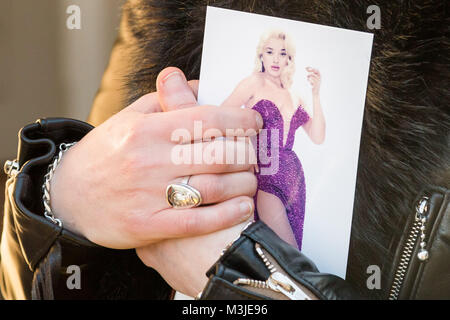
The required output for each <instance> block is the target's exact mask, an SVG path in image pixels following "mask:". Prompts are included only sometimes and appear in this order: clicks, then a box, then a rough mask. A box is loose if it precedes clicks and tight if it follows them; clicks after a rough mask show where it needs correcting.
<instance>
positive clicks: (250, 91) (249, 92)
mask: <svg viewBox="0 0 450 320" xmlns="http://www.w3.org/2000/svg"><path fill="white" fill-rule="evenodd" d="M261 80H262V79H260V78H259V77H258V76H257V75H255V74H253V75H251V76H249V77H247V78H245V79H243V80H241V82H239V84H238V85H237V86H236V88H235V89H234V91H233V92H232V93H231V95H230V96H228V98H226V99H225V101H224V102H223V103H222V104H221V105H220V106H221V107H241V106H243V105H247V104H248V102H249V101H250V99H251V98H253V96H254V92H255V88H256V86H257V85H258V84H259V85H261V84H260V82H261Z"/></svg>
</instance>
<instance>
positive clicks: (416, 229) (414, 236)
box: [389, 196, 429, 300]
mask: <svg viewBox="0 0 450 320" xmlns="http://www.w3.org/2000/svg"><path fill="white" fill-rule="evenodd" d="M428 200H429V199H428V197H426V196H424V197H422V198H421V199H420V200H419V202H418V204H417V206H416V215H415V218H414V222H413V225H412V227H411V231H410V233H409V237H408V239H407V240H406V243H405V246H404V247H403V251H402V255H401V257H400V263H399V265H398V267H397V270H396V272H395V275H394V281H393V283H392V286H391V290H390V292H389V300H397V299H398V296H399V294H400V291H401V288H402V286H403V281H404V280H405V275H406V271H407V270H408V266H409V263H410V261H411V256H412V254H413V251H414V246H415V244H416V243H417V240H418V239H419V238H420V249H419V252H418V254H417V259H419V260H420V261H426V260H428V258H429V253H428V251H427V250H426V249H425V247H426V245H427V244H426V241H425V227H426V223H427V213H428Z"/></svg>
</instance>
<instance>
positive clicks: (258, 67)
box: [255, 29, 295, 89]
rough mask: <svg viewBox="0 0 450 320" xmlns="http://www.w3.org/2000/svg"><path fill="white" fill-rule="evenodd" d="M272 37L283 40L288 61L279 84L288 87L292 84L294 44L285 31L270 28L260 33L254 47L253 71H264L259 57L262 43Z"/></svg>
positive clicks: (261, 52)
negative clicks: (256, 44)
mask: <svg viewBox="0 0 450 320" xmlns="http://www.w3.org/2000/svg"><path fill="white" fill-rule="evenodd" d="M272 38H275V39H281V40H284V45H285V49H286V52H287V56H288V63H287V66H286V67H285V68H284V70H283V72H282V74H281V84H282V85H283V88H285V89H289V88H290V87H291V85H292V81H293V77H294V73H295V45H294V43H293V41H292V39H291V37H290V36H289V35H288V34H287V33H286V32H284V31H281V30H275V29H271V30H268V31H266V32H264V33H263V34H262V35H261V38H259V43H258V46H257V47H256V58H255V72H264V65H263V62H262V60H261V57H262V54H263V51H264V45H265V44H266V42H267V41H268V40H269V39H272Z"/></svg>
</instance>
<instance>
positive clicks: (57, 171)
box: [43, 144, 82, 235]
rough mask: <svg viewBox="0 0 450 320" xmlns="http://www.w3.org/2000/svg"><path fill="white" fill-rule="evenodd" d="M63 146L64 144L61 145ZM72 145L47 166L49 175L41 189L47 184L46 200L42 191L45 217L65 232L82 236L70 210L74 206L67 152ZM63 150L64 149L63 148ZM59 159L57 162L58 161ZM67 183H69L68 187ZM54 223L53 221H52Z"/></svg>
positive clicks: (69, 153) (68, 153)
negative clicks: (58, 224)
mask: <svg viewBox="0 0 450 320" xmlns="http://www.w3.org/2000/svg"><path fill="white" fill-rule="evenodd" d="M63 145H64V144H63ZM72 146H73V145H72V144H70V145H69V146H68V147H66V148H67V149H65V151H60V152H59V153H58V154H57V155H56V157H55V160H54V161H53V163H52V164H50V166H49V173H50V171H51V172H52V173H51V174H49V173H48V174H47V175H46V182H44V186H43V188H45V185H46V184H47V186H48V189H47V192H48V195H49V197H48V199H47V201H46V199H45V191H44V199H43V201H44V206H45V203H46V202H47V204H48V206H47V208H46V217H47V218H49V219H50V220H52V221H53V222H55V221H57V222H59V223H60V226H61V227H63V228H64V229H66V230H69V231H71V232H73V233H75V234H77V235H82V233H81V230H80V229H79V227H77V224H76V220H75V217H74V214H73V213H72V211H71V209H72V208H74V204H72V203H71V199H72V198H73V193H74V190H75V189H74V186H73V181H74V179H72V178H71V177H70V172H71V170H68V169H70V164H69V163H70V159H69V157H70V155H71V153H72V150H69V149H70V148H71V147H72ZM63 148H64V147H63ZM58 158H59V160H58ZM69 181H70V182H71V183H70V185H69ZM53 219H54V220H55V221H54V220H53Z"/></svg>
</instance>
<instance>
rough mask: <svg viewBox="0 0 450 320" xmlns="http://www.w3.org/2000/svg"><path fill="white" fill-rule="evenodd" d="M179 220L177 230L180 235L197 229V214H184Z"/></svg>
mask: <svg viewBox="0 0 450 320" xmlns="http://www.w3.org/2000/svg"><path fill="white" fill-rule="evenodd" d="M179 221H180V225H179V230H180V233H181V235H191V234H195V233H197V231H198V230H199V217H198V215H197V214H192V213H190V214H186V215H184V216H183V218H182V219H180V220H179Z"/></svg>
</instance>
